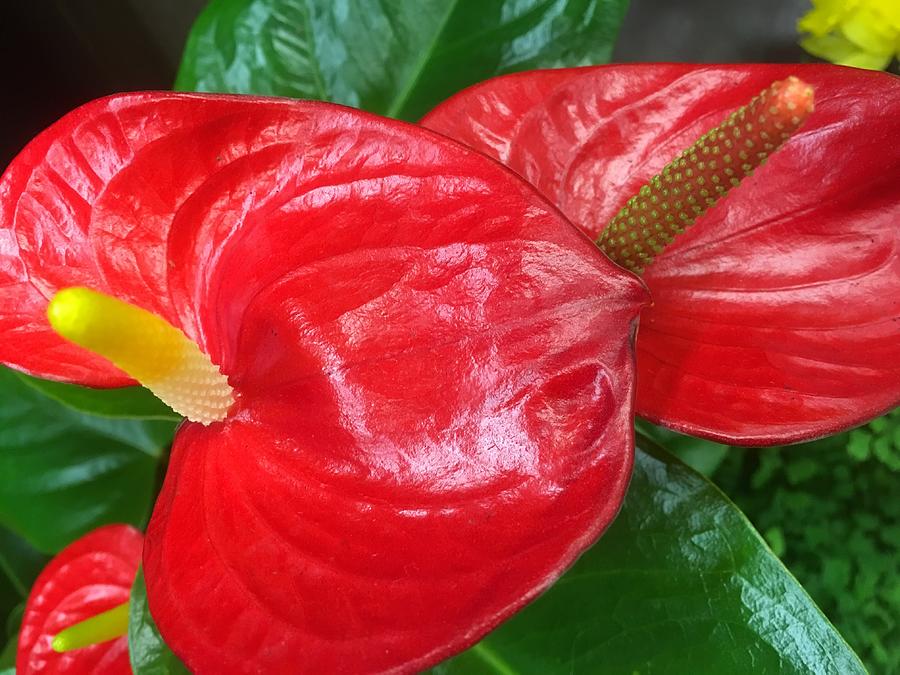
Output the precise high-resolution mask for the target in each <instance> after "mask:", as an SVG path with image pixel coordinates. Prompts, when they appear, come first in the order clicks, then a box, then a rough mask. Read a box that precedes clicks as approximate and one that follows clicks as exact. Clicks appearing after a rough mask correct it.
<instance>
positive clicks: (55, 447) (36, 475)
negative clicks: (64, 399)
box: [0, 369, 176, 552]
mask: <svg viewBox="0 0 900 675" xmlns="http://www.w3.org/2000/svg"><path fill="white" fill-rule="evenodd" d="M175 425H176V422H174V421H161V420H130V419H114V418H109V417H100V416H95V415H86V414H84V413H80V412H77V411H75V410H73V409H72V408H70V407H68V406H66V405H63V404H61V403H59V402H57V401H55V400H53V399H50V398H48V397H46V396H44V395H43V394H41V393H39V392H38V391H37V390H35V389H33V388H32V387H31V386H29V385H26V384H24V382H23V381H22V380H21V379H20V378H19V376H18V375H16V374H15V373H13V372H12V371H10V370H6V369H0V476H2V477H3V481H2V483H0V524H2V525H5V526H6V527H9V528H10V529H11V530H13V531H14V532H16V533H17V534H19V535H21V536H22V537H24V538H25V539H26V540H28V541H29V542H30V543H31V544H32V545H34V546H35V547H36V548H38V549H40V550H42V551H47V552H56V551H58V550H60V549H61V548H63V547H64V546H65V545H66V544H68V543H69V542H71V541H73V540H74V539H76V538H77V537H79V536H81V535H82V534H84V533H85V532H87V531H89V530H91V529H93V528H95V527H98V526H100V525H104V524H107V523H112V522H124V523H131V524H133V525H137V526H140V525H142V524H143V523H144V521H145V519H146V517H147V514H148V512H149V509H150V507H151V505H152V501H153V497H154V494H153V493H154V484H155V481H156V473H157V468H158V464H159V461H160V459H161V457H162V454H163V450H164V449H165V448H166V447H167V446H168V445H169V443H170V442H171V439H172V436H173V434H174V430H175Z"/></svg>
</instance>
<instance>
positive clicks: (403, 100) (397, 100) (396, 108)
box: [385, 0, 459, 117]
mask: <svg viewBox="0 0 900 675" xmlns="http://www.w3.org/2000/svg"><path fill="white" fill-rule="evenodd" d="M458 6H459V0H451V1H450V4H449V8H448V9H447V11H446V12H445V13H444V16H443V18H442V19H441V21H440V23H439V24H438V28H437V30H436V31H435V33H434V38H433V39H432V40H431V44H430V45H429V46H428V49H427V50H426V51H425V53H424V54H423V55H422V58H420V59H419V62H418V63H417V64H416V66H415V69H414V70H413V73H412V76H411V77H410V78H409V80H407V82H406V86H405V87H404V88H403V90H402V91H401V92H400V93H399V94H397V95H396V96H395V97H394V100H393V101H392V102H391V105H390V106H388V109H387V112H386V113H385V115H387V116H388V117H397V115H398V114H399V113H400V111H401V110H403V107H404V106H405V105H406V104H407V103H408V102H409V97H410V96H411V95H412V92H413V91H414V90H415V88H416V85H418V84H419V80H420V79H422V73H424V72H425V67H426V66H427V65H428V63H429V62H430V61H431V57H432V56H434V52H435V50H436V49H437V46H438V42H439V41H440V39H441V35H443V34H444V31H445V30H446V28H447V24H448V23H449V22H450V17H451V16H453V13H454V12H455V11H456V8H457V7H458Z"/></svg>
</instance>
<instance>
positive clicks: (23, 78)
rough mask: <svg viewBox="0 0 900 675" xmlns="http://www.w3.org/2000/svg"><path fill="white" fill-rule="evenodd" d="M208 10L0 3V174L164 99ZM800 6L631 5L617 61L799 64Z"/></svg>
mask: <svg viewBox="0 0 900 675" xmlns="http://www.w3.org/2000/svg"><path fill="white" fill-rule="evenodd" d="M205 4H206V0H4V1H3V2H2V3H0V5H2V6H0V63H2V64H3V71H2V72H3V80H2V84H0V169H2V168H3V167H5V166H6V165H7V164H8V163H9V161H10V160H11V159H12V158H13V156H14V155H15V154H16V153H17V152H18V151H19V150H20V149H21V148H22V147H23V146H24V145H25V144H26V143H27V142H28V140H29V139H30V138H32V137H33V136H34V135H35V134H36V133H38V132H39V131H40V130H41V129H43V128H44V127H46V126H47V125H49V124H50V123H51V122H53V121H54V120H56V119H58V118H59V117H60V116H62V115H63V114H65V113H66V112H68V111H69V110H71V109H72V108H74V107H76V106H78V105H79V104H81V103H85V102H86V101H89V100H91V99H94V98H97V97H99V96H103V95H105V94H110V93H113V92H117V91H130V90H132V91H133V90H138V89H168V88H170V87H171V86H172V82H173V81H174V79H175V71H176V69H177V67H178V62H179V60H180V58H181V50H182V47H183V46H184V41H185V37H186V36H187V33H188V30H189V29H190V26H191V24H192V23H193V20H194V18H195V17H196V16H197V14H198V13H199V12H200V10H201V9H202V8H203V6H204V5H205ZM808 7H809V2H808V0H754V1H753V2H746V0H683V1H680V2H679V1H677V0H632V2H631V9H630V10H629V13H628V17H627V18H626V20H625V25H624V27H623V30H622V35H621V38H620V40H619V44H618V47H617V48H616V52H615V60H617V61H700V62H716V61H719V62H734V61H785V62H790V61H801V60H805V57H804V54H803V52H802V51H801V50H800V48H799V47H797V45H796V35H795V32H794V25H795V23H796V20H797V18H798V17H799V16H800V15H801V14H802V13H803V12H805V11H806V9H808Z"/></svg>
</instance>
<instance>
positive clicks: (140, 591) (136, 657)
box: [128, 570, 188, 675]
mask: <svg viewBox="0 0 900 675" xmlns="http://www.w3.org/2000/svg"><path fill="white" fill-rule="evenodd" d="M128 656H129V658H130V660H131V669H132V671H133V672H134V675H185V674H187V673H188V670H187V668H185V667H184V664H183V663H181V661H179V660H178V657H177V656H175V654H174V653H173V652H172V650H171V649H169V647H168V645H166V643H165V642H164V641H163V639H162V636H161V635H160V634H159V629H158V628H157V627H156V622H155V621H154V620H153V617H152V616H150V608H149V607H148V606H147V587H146V586H145V584H144V573H143V570H138V573H137V577H135V580H134V585H133V586H132V587H131V606H130V608H129V615H128Z"/></svg>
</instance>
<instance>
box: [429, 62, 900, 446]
mask: <svg viewBox="0 0 900 675" xmlns="http://www.w3.org/2000/svg"><path fill="white" fill-rule="evenodd" d="M791 75H796V76H798V77H799V78H802V80H803V81H805V82H807V83H809V85H811V86H812V88H813V89H814V91H815V110H814V112H811V113H810V112H809V110H807V109H806V107H804V106H805V102H804V101H802V100H799V99H798V100H792V98H791V97H792V96H794V97H798V96H802V95H804V91H806V92H807V93H808V90H805V87H804V88H803V89H801V88H800V87H801V86H802V85H801V84H800V83H795V84H794V85H790V81H788V80H786V78H788V77H790V76H791ZM776 81H782V82H781V84H779V85H776V87H775V89H777V90H778V91H775V90H771V91H769V93H768V99H766V100H762V99H761V100H759V101H756V102H755V103H754V105H753V106H751V107H749V108H747V109H746V110H743V111H742V112H741V113H740V114H739V115H738V116H737V117H736V118H735V119H730V120H729V122H728V123H726V125H724V127H723V128H721V129H719V130H718V134H717V135H716V136H715V137H714V138H713V137H711V136H709V135H707V136H706V137H705V138H704V139H703V140H702V142H701V143H700V144H698V145H696V146H693V147H692V148H691V152H688V153H686V154H685V155H683V156H681V157H680V158H679V160H677V161H676V162H673V163H672V165H670V166H669V167H668V168H667V169H666V170H664V167H666V165H667V164H668V163H669V162H671V161H672V160H673V159H674V158H676V157H678V156H679V153H681V151H682V150H684V149H685V148H688V147H689V146H691V144H692V143H693V142H694V141H696V140H697V139H698V138H700V137H701V135H703V134H707V132H709V131H710V130H711V129H713V128H714V127H716V125H719V124H720V123H721V122H722V121H723V120H726V118H728V117H729V115H732V114H733V113H734V112H735V111H736V110H737V109H738V108H739V107H740V106H742V105H744V104H746V103H748V102H749V101H751V99H752V98H753V97H754V96H756V95H757V94H759V93H760V92H762V91H764V90H766V91H768V90H767V89H766V88H767V87H769V85H770V84H771V83H773V82H776ZM773 92H774V93H773ZM791 92H793V93H791ZM776 103H777V105H775V104H776ZM804 120H805V121H804ZM423 124H424V125H425V126H427V127H430V128H432V129H435V130H438V131H441V132H442V133H445V134H448V135H449V136H452V137H454V138H456V139H458V140H461V141H463V142H465V143H467V144H469V145H471V146H473V147H475V148H477V149H479V150H482V151H484V152H486V153H488V154H490V155H492V156H494V157H496V158H498V159H500V160H501V161H502V162H504V163H505V164H506V165H507V166H509V167H511V168H512V169H514V170H515V171H517V172H518V173H520V174H521V175H522V176H524V177H525V178H526V179H528V180H529V181H530V182H531V183H532V184H534V185H535V186H537V188H538V189H539V190H540V191H541V192H542V193H543V194H545V195H546V196H547V197H548V198H549V199H550V200H551V201H553V202H555V203H556V204H557V205H558V206H559V207H560V209H561V210H562V211H563V212H564V213H565V214H566V215H568V216H569V217H570V218H571V219H572V220H573V222H575V223H576V224H578V225H580V226H581V227H582V228H583V229H584V230H585V231H586V232H587V233H588V234H590V235H591V236H592V237H598V236H599V237H600V238H601V240H602V242H601V243H602V245H603V247H604V249H605V250H607V251H609V252H610V253H611V254H615V253H617V252H618V253H620V254H621V253H623V252H624V253H625V254H626V256H627V254H629V253H631V254H633V259H632V262H634V261H637V262H638V263H639V264H635V265H628V266H630V267H632V268H633V269H635V270H638V271H640V270H641V269H643V276H644V280H645V281H646V283H647V285H648V287H649V289H650V292H651V295H652V296H653V304H652V306H651V307H649V308H648V309H646V310H645V311H644V312H643V314H642V316H641V327H640V332H639V337H638V341H637V361H638V379H637V399H636V410H637V413H638V414H640V415H642V416H644V417H646V418H648V419H650V420H652V421H654V422H658V423H661V424H665V425H667V426H669V427H672V428H674V429H678V430H681V431H685V432H687V433H691V434H695V435H699V436H705V437H708V438H713V439H716V440H721V441H724V442H729V443H736V444H746V445H766V444H776V443H785V442H792V441H798V440H802V439H808V438H812V437H816V436H821V435H824V434H828V433H832V432H835V431H838V430H841V429H845V428H848V427H851V426H854V425H856V424H859V423H861V422H863V421H865V420H867V419H869V418H872V417H874V416H876V415H878V414H881V413H883V412H885V411H886V410H889V409H890V408H892V407H893V406H895V405H897V403H898V401H900V228H898V223H900V189H898V184H900V143H898V142H897V139H898V138H900V80H898V79H897V78H894V77H892V76H889V75H885V74H883V73H872V72H865V71H859V70H854V69H846V68H839V67H836V66H819V65H808V66H798V65H790V66H775V65H740V66H692V65H676V64H662V65H659V64H657V65H649V64H641V65H623V66H601V67H593V68H583V69H572V70H557V71H538V72H530V73H522V74H519V75H511V76H508V77H502V78H498V79H495V80H491V81H489V82H486V83H483V84H480V85H477V86H475V87H472V88H471V89H469V90H467V91H465V92H463V93H461V94H458V95H457V96H455V97H454V98H452V99H450V100H449V101H447V102H446V103H444V104H443V105H441V106H440V107H438V108H437V109H436V110H435V111H433V112H432V113H431V114H429V115H428V116H427V117H426V118H425V119H424V120H423ZM797 127H799V131H796V132H795V130H796V128H797ZM791 133H793V135H792V136H791ZM782 135H785V136H790V138H788V139H787V140H786V142H785V143H784V145H783V146H782V147H781V148H780V149H778V150H777V151H775V148H776V146H777V145H778V144H779V143H781V142H782V141H784V140H785V139H784V138H781V136H782ZM722 139H726V140H727V142H728V143H730V144H731V145H730V146H728V147H726V146H725V145H724V142H725V141H723V140H722ZM748 143H749V145H748ZM701 151H702V152H701ZM773 151H774V154H772V152H773ZM716 153H719V154H718V155H717V154H716ZM769 154H772V156H771V158H770V159H769V161H768V163H767V164H765V166H762V167H761V168H759V170H758V171H755V172H754V173H753V175H752V176H751V177H748V178H746V180H744V181H743V183H742V184H741V185H740V187H737V188H736V189H734V190H733V191H731V192H728V194H727V196H726V197H725V198H724V199H721V200H719V197H720V196H721V194H724V193H725V192H726V191H727V190H728V189H729V188H730V187H731V185H730V184H731V183H736V182H740V178H742V177H743V176H744V175H745V174H749V173H750V172H752V171H753V169H755V168H756V166H757V165H758V164H759V163H760V162H761V161H762V160H764V159H766V157H767V156H768V155H769ZM726 155H727V159H728V160H731V161H733V164H732V165H729V164H728V163H727V162H725V161H724V160H725V159H726ZM741 155H743V156H741ZM716 157H718V162H715V161H710V160H716ZM701 165H702V168H700V169H698V166H701ZM688 170H690V171H691V172H690V173H689V172H688ZM704 171H705V172H706V173H704ZM729 171H730V172H732V173H728V172H729ZM660 172H662V173H660ZM710 173H713V174H717V175H716V176H715V180H717V181H721V185H714V184H713V183H712V182H711V181H710V182H707V183H706V185H705V186H704V185H703V184H702V181H700V178H701V177H703V176H706V179H707V181H709V180H710V175H709V174H710ZM655 174H658V175H657V176H656V177H655V178H653V177H654V175H655ZM643 185H646V187H645V188H644V191H645V192H642V194H641V195H639V194H638V192H639V190H640V189H641V187H642V186H643ZM674 187H678V188H680V189H681V192H680V195H679V194H678V191H677V190H672V194H671V195H670V196H668V197H667V196H664V195H663V192H665V191H666V190H668V189H670V188H674ZM713 187H722V188H723V189H722V190H721V194H714V193H712V192H711V188H713ZM632 195H635V198H634V199H633V200H631V201H629V198H630V197H632ZM717 201H718V203H716V202H717ZM713 204H714V206H713ZM663 206H665V208H663ZM710 206H711V208H710ZM669 208H670V210H669V211H667V210H665V209H669ZM707 208H708V209H709V210H708V211H707ZM698 214H699V218H698ZM667 218H668V219H669V220H668V221H667V220H666V219H667ZM682 218H683V221H682ZM695 219H696V224H694V225H693V227H690V228H689V229H687V231H684V233H683V234H678V233H679V232H681V231H682V230H684V228H685V227H686V226H687V225H689V224H690V223H691V222H692V221H693V220H695ZM629 221H630V224H629ZM670 223H674V224H673V225H671V226H670ZM608 225H610V227H609V228H607V226H608ZM620 228H621V229H620ZM629 228H630V229H629ZM626 229H627V231H626ZM645 233H646V235H647V236H645ZM676 234H677V236H675V235H676ZM632 237H633V239H632ZM667 243H669V245H666V244H667ZM611 244H612V245H613V246H612V248H613V249H616V250H611V248H610V245H611ZM654 255H655V257H654ZM640 256H643V259H641V258H640ZM628 261H629V260H628V258H627V257H625V258H623V259H620V262H622V263H623V264H627V263H628Z"/></svg>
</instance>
